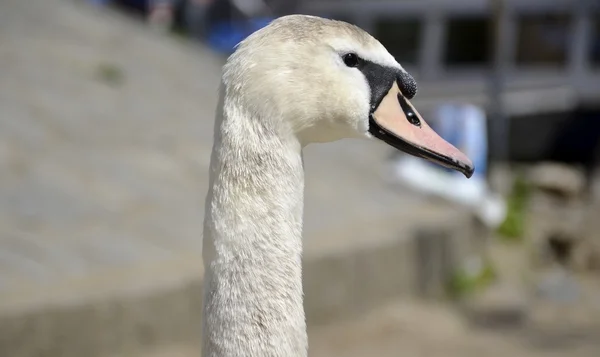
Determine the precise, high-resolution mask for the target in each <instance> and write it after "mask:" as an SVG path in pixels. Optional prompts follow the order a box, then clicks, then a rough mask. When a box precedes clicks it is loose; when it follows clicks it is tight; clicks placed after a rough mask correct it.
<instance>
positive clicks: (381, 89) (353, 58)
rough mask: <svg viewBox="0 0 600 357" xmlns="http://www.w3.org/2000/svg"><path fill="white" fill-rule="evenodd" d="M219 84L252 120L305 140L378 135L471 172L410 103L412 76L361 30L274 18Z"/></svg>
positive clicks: (244, 46)
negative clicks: (222, 84)
mask: <svg viewBox="0 0 600 357" xmlns="http://www.w3.org/2000/svg"><path fill="white" fill-rule="evenodd" d="M223 82H224V84H225V90H226V94H227V95H228V97H229V98H235V99H234V100H235V101H236V104H238V107H240V108H244V110H246V111H248V112H249V113H247V114H250V115H249V116H248V117H251V118H254V120H258V121H262V122H265V123H266V122H269V127H271V128H276V129H275V130H279V131H281V132H282V133H285V134H291V135H294V136H295V137H297V138H298V139H299V140H300V142H301V143H302V145H307V144H309V143H315V142H330V141H335V140H339V139H343V138H361V137H362V138H375V139H378V140H381V141H383V142H385V143H387V144H389V145H391V146H393V147H395V148H397V149H400V150H402V151H404V152H406V153H408V154H411V155H414V156H417V157H422V158H425V159H428V160H430V161H433V162H436V163H438V164H441V165H443V166H445V167H449V168H452V169H455V170H457V171H460V172H462V173H463V174H464V175H465V176H466V177H471V175H472V174H473V171H474V167H473V164H472V163H471V161H470V160H469V158H467V157H466V155H464V154H463V153H462V152H460V151H459V150H458V149H457V148H455V147H454V146H452V145H451V144H450V143H448V142H447V141H445V140H444V139H442V138H441V137H440V136H439V135H438V134H436V133H435V132H434V131H433V130H432V129H431V128H430V127H429V125H427V123H426V122H425V121H424V120H423V118H422V117H421V115H420V114H419V113H418V112H417V110H416V109H415V108H414V107H413V105H412V104H411V103H410V99H412V98H413V97H414V96H415V95H416V93H417V84H416V82H415V80H414V79H413V77H412V76H411V75H410V74H408V73H407V72H406V71H405V70H404V68H402V66H401V65H400V64H399V63H398V62H397V61H396V60H395V59H394V57H393V56H392V55H391V54H390V53H389V52H388V51H387V50H386V49H385V47H384V46H383V45H382V44H381V43H380V42H379V41H377V40H376V39H375V38H374V37H372V36H371V35H369V34H368V33H367V32H365V31H363V30H362V29H360V28H358V27H356V26H354V25H351V24H348V23H345V22H341V21H335V20H329V19H323V18H320V17H315V16H307V15H290V16H284V17H281V18H278V19H276V20H274V21H273V22H271V23H270V24H269V25H268V26H266V27H264V28H262V29H261V30H259V31H257V32H255V33H253V34H252V35H250V36H249V37H248V38H246V39H245V40H244V41H242V42H241V43H240V44H239V45H238V47H237V48H236V51H235V52H234V53H233V54H232V55H231V56H230V58H229V59H228V61H227V63H226V64H225V67H224V74H223Z"/></svg>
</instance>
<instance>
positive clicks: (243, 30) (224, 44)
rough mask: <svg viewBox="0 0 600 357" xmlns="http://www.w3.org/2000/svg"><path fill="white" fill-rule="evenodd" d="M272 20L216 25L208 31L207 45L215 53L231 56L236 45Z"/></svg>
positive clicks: (259, 19) (250, 20) (251, 20)
mask: <svg viewBox="0 0 600 357" xmlns="http://www.w3.org/2000/svg"><path fill="white" fill-rule="evenodd" d="M273 20H274V19H273V18H256V19H249V20H246V21H233V22H220V23H217V24H215V25H213V26H212V27H211V29H210V31H209V35H208V44H209V46H211V47H212V48H213V49H215V50H216V51H219V52H222V53H225V54H231V53H233V51H234V48H235V46H236V45H237V44H238V43H240V42H241V41H243V40H244V39H245V38H246V37H248V36H250V35H251V34H252V33H253V32H255V31H258V30H260V29H261V28H263V27H265V26H267V25H268V24H269V23H270V22H271V21H273Z"/></svg>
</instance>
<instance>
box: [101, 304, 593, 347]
mask: <svg viewBox="0 0 600 357" xmlns="http://www.w3.org/2000/svg"><path fill="white" fill-rule="evenodd" d="M559 320H560V317H559V316H556V317H554V322H555V323H558V322H559ZM599 333H600V326H599V325H593V326H588V327H586V328H584V329H582V328H581V326H580V328H574V327H573V326H571V325H569V323H568V322H564V323H563V325H562V326H560V327H558V328H557V327H554V328H542V327H536V326H531V327H529V328H527V329H516V330H499V331H497V330H481V329H477V328H473V327H471V326H470V325H469V324H468V323H467V322H466V320H464V319H463V318H462V317H461V316H460V315H459V314H458V313H456V311H455V310H454V309H452V308H450V307H449V306H446V305H439V304H433V303H432V304H423V303H418V302H414V301H401V302H397V303H395V304H392V305H389V306H385V307H382V308H380V309H378V310H376V311H374V312H372V313H370V314H368V315H365V316H363V317H361V318H359V319H355V320H352V321H347V322H344V323H339V324H335V325H332V326H324V327H319V328H315V329H313V330H311V331H310V332H309V340H310V348H309V351H310V352H309V356H311V357H331V356H336V357H365V356H378V357H398V356H411V357H503V356H519V357H558V356H562V357H567V356H568V357H593V356H598V354H599V353H600V341H599V340H598V339H597V336H598V334H599ZM142 355H143V356H144V357H193V356H199V352H198V349H197V348H195V347H193V346H170V347H165V348H163V349H157V350H153V351H147V352H144V353H143V354H140V355H137V354H126V355H118V356H111V357H141V356H142Z"/></svg>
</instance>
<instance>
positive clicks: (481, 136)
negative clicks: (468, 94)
mask: <svg viewBox="0 0 600 357" xmlns="http://www.w3.org/2000/svg"><path fill="white" fill-rule="evenodd" d="M434 118H435V120H434V121H433V122H432V123H431V124H432V125H431V126H432V128H433V129H434V130H435V131H436V132H437V133H438V134H439V135H440V136H441V137H442V138H444V139H445V140H447V141H448V142H449V143H451V144H452V145H454V146H456V147H457V148H458V149H459V150H461V151H462V152H463V153H465V154H466V155H467V156H468V157H469V158H470V159H471V160H472V161H473V165H475V173H474V176H477V175H478V176H483V177H485V175H486V171H487V164H488V163H487V160H488V138H487V119H486V116H485V113H484V111H483V110H482V109H481V108H479V107H477V106H475V105H471V104H462V103H460V104H458V103H457V104H455V103H452V104H443V105H441V106H440V107H439V108H438V109H437V111H436V113H435V115H434ZM432 165H433V164H432ZM435 166H436V167H438V168H439V166H437V165H435ZM446 170H447V171H448V172H453V171H452V170H450V169H446ZM453 173H454V172H453ZM454 174H458V173H454Z"/></svg>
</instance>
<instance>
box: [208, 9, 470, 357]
mask: <svg viewBox="0 0 600 357" xmlns="http://www.w3.org/2000/svg"><path fill="white" fill-rule="evenodd" d="M416 92H417V85H416V83H415V80H414V79H413V78H412V77H411V76H410V75H409V74H408V73H407V72H406V71H405V70H404V69H403V68H402V66H401V65H400V64H398V62H396V60H395V59H394V57H393V56H392V55H390V54H389V52H388V51H387V50H386V49H385V47H384V46H383V45H382V44H381V43H380V42H379V41H377V40H376V39H375V38H373V37H372V36H371V35H369V34H368V33H367V32H365V31H363V30H362V29H360V28H358V27H356V26H354V25H351V24H348V23H345V22H341V21H335V20H330V19H324V18H320V17H315V16H308V15H289V16H284V17H280V18H278V19H276V20H273V21H272V22H271V23H270V24H269V25H267V26H266V27H263V28H262V29H260V30H258V31H256V32H254V33H253V34H251V35H250V36H249V37H247V38H246V39H245V40H243V41H242V42H240V44H238V46H237V47H236V50H235V51H234V53H233V54H232V55H231V56H230V57H229V58H228V59H227V61H226V63H225V65H224V66H223V72H222V82H221V86H220V95H219V103H218V107H217V113H216V118H215V127H214V144H213V150H212V154H211V159H210V168H209V172H210V174H209V190H208V193H207V196H206V203H205V205H206V206H205V217H204V231H203V237H204V238H203V253H202V255H203V261H204V268H205V269H204V270H205V278H204V296H203V299H204V300H203V316H202V355H203V356H204V357H224V356H227V357H232V356H260V357H262V356H269V357H271V356H273V357H274V356H282V357H299V356H306V355H307V353H308V352H307V350H308V341H307V333H306V322H305V314H304V309H303V291H302V269H301V257H302V239H301V234H302V214H303V190H304V170H303V159H302V148H303V147H304V146H306V145H308V144H310V143H322V142H331V141H336V140H339V139H343V138H369V139H370V138H375V139H378V140H381V141H383V142H385V143H387V144H389V145H391V146H393V147H395V148H397V149H400V150H403V151H404V152H406V153H409V154H411V155H414V156H417V157H422V158H425V159H428V160H431V161H433V162H436V163H438V164H441V165H444V166H446V167H449V168H452V169H455V170H458V171H460V172H462V173H463V174H464V175H465V176H466V177H467V178H468V177H470V176H471V175H472V174H473V171H474V168H473V165H472V163H471V161H470V160H469V159H468V158H467V157H466V156H465V155H464V154H463V153H462V152H460V151H459V150H458V149H456V148H455V147H454V146H452V145H451V144H449V143H448V142H446V141H445V140H443V139H442V138H441V137H439V136H438V135H437V134H436V133H435V132H434V131H433V130H432V129H431V128H430V127H429V126H428V125H427V123H426V122H425V121H424V120H423V118H422V117H421V116H420V115H419V113H418V112H417V111H416V110H415V109H414V107H413V106H412V104H411V103H410V101H409V100H410V99H411V98H412V97H414V95H415V94H416Z"/></svg>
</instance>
